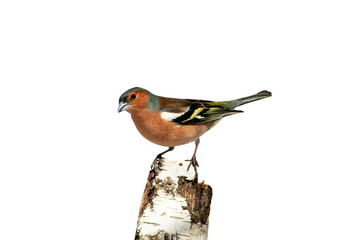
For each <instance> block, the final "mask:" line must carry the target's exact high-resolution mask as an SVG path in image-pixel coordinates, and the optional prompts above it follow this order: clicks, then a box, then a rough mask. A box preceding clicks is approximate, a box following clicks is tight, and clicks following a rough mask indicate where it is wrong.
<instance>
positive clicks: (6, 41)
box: [0, 0, 353, 240]
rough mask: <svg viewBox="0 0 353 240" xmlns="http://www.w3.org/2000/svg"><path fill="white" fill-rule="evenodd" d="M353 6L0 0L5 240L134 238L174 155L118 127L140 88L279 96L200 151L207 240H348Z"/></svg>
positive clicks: (223, 128)
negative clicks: (164, 160)
mask: <svg viewBox="0 0 353 240" xmlns="http://www.w3.org/2000/svg"><path fill="white" fill-rule="evenodd" d="M349 3H350V1H310V0H305V1H304V0H303V1H300V0H299V1H271V0H270V1H251V0H250V1H207V0H206V1H190V0H188V1H77V0H70V1H63V0H62V1H1V3H0V34H1V38H0V42H1V43H0V51H1V52H0V61H1V62H0V64H1V65H0V68H1V69H0V80H1V85H0V114H1V118H0V121H1V124H0V141H1V142H0V148H1V149H0V158H1V162H0V195H1V196H0V239H2V240H10V239H21V240H24V239H36V240H42V239H43V240H44V239H45V240H48V239H50V240H55V239H60V240H62V239H69V240H71V239H72V240H77V239H85V240H87V239H105V240H108V239H112V240H113V239H115V240H116V239H133V237H134V234H135V228H136V221H137V215H138V210H139V205H140V200H141V196H142V193H143V190H144V187H145V183H146V178H147V175H148V170H149V167H150V165H151V162H152V160H153V158H154V157H155V155H156V154H157V153H159V152H161V151H163V150H165V148H164V147H161V146H157V145H154V144H152V143H150V142H148V141H147V140H145V139H144V138H143V137H141V136H140V135H139V133H138V132H137V130H136V129H135V127H134V125H133V123H132V121H131V119H130V116H129V114H128V113H127V112H124V113H121V114H117V111H116V110H117V107H118V99H119V96H120V94H121V93H123V92H124V91H125V90H127V89H129V88H131V87H135V86H140V87H144V88H147V89H148V90H150V91H151V92H153V93H155V94H157V95H162V96H171V97H179V98H200V99H209V100H229V99H234V98H238V97H244V96H247V95H250V94H254V93H256V92H258V91H261V90H264V89H267V90H270V91H271V92H272V93H273V97H272V98H269V99H265V100H261V101H259V102H255V103H251V104H249V105H244V106H242V107H241V108H240V109H241V110H244V111H245V113H243V114H238V115H235V116H232V117H229V118H226V119H224V120H223V121H222V122H221V123H219V124H218V125H217V126H216V127H215V128H214V129H212V130H211V131H210V132H208V133H207V134H205V135H204V136H203V137H202V138H201V144H200V148H199V152H198V161H199V163H200V168H199V173H200V175H199V177H200V180H205V182H206V183H207V184H210V185H211V186H212V188H213V191H214V197H213V201H212V210H211V215H210V228H209V239H211V240H212V239H271V240H274V239H281V240H283V239H286V240H287V239H308V240H312V239H320V240H321V239H340V240H345V239H347V240H348V239H349V240H351V239H353V192H352V191H353V189H352V187H353V174H352V172H353V164H352V161H353V154H352V134H353V131H352V122H353V118H352V103H353V101H352V92H353V91H352V85H351V84H350V83H351V82H352V79H353V70H352V69H353V68H352V67H353V57H352V56H353V47H352V46H353V34H352V29H353V17H352V11H353V8H352V6H351V5H349ZM193 148H194V145H193V144H188V145H185V146H182V147H178V148H176V150H175V151H174V152H171V153H168V155H166V156H167V157H169V158H178V159H183V158H185V159H187V158H190V157H191V155H192V152H193Z"/></svg>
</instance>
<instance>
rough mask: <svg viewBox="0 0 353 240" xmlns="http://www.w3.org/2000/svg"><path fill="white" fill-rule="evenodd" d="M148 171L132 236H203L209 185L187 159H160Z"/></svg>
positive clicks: (186, 239)
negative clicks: (200, 177)
mask: <svg viewBox="0 0 353 240" xmlns="http://www.w3.org/2000/svg"><path fill="white" fill-rule="evenodd" d="M156 165H157V166H155V169H153V170H151V171H150V172H149V175H148V179H147V184H146V187H145V191H144V193H143V196H142V201H141V206H140V212H139V217H138V221H137V228H136V235H135V240H136V239H139V240H145V239H146V240H154V239H156V240H159V239H163V240H206V239H207V234H208V216H209V213H210V206H211V199H212V188H211V187H210V186H208V185H205V184H204V182H202V183H198V182H197V177H196V176H195V171H194V169H193V167H190V169H189V171H187V167H188V165H189V162H186V161H177V160H171V159H161V160H160V161H159V162H158V163H157V164H156Z"/></svg>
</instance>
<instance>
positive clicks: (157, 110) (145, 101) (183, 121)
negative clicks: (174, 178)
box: [118, 87, 272, 176]
mask: <svg viewBox="0 0 353 240" xmlns="http://www.w3.org/2000/svg"><path fill="white" fill-rule="evenodd" d="M270 96H272V93H271V92H269V91H267V90H264V91H261V92H259V93H256V94H254V95H251V96H248V97H243V98H238V99H235V100H230V101H208V100H197V99H179V98H170V97H162V96H158V95H155V94H153V93H151V92H150V91H148V90H146V89H144V88H141V87H134V88H131V89H129V90H127V91H125V92H124V93H123V94H121V96H120V98H119V107H118V112H119V113H120V112H123V111H127V112H129V113H130V115H131V118H132V120H133V122H134V124H135V126H136V128H137V130H138V131H139V132H140V134H141V135H142V136H143V137H145V138H146V139H147V140H149V141H151V142H152V143H155V144H157V145H161V146H165V147H168V149H167V150H166V151H163V152H161V153H159V154H158V155H157V156H156V158H155V160H154V161H153V164H152V168H153V166H155V164H156V162H158V161H159V160H160V159H162V158H163V157H162V156H163V155H164V154H165V153H167V152H170V151H172V150H173V149H174V148H175V147H176V146H180V145H183V144H187V143H190V142H195V149H194V153H193V155H192V157H191V159H190V160H188V161H190V164H189V166H188V168H187V170H189V168H190V166H191V165H192V166H193V167H194V170H195V174H196V176H197V167H198V166H199V164H198V162H197V160H196V152H197V148H198V146H199V143H200V137H201V136H202V135H203V134H204V133H206V132H207V131H208V130H210V129H211V128H212V127H214V126H215V125H216V124H217V123H218V122H219V121H220V120H221V119H223V118H224V117H227V116H230V115H234V114H237V113H241V112H243V111H241V110H237V109H235V108H237V107H239V106H241V105H244V104H246V103H250V102H253V101H257V100H260V99H263V98H267V97H270Z"/></svg>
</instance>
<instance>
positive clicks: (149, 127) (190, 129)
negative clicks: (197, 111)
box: [131, 110, 209, 147]
mask: <svg viewBox="0 0 353 240" xmlns="http://www.w3.org/2000/svg"><path fill="white" fill-rule="evenodd" d="M131 118H132V120H133V121H134V123H135V126H136V128H137V130H138V131H139V132H140V134H141V135H142V136H144V137H145V138H146V139H148V140H149V141H151V142H153V143H155V144H158V145H162V146H167V147H173V146H178V145H182V144H186V143H189V142H192V141H195V140H196V139H197V138H199V137H200V136H201V135H202V134H204V133H205V132H206V131H207V130H208V129H209V126H207V125H205V124H203V125H179V124H177V123H175V122H172V121H170V120H166V119H164V118H162V117H161V112H160V111H156V112H153V111H149V110H140V111H136V112H131Z"/></svg>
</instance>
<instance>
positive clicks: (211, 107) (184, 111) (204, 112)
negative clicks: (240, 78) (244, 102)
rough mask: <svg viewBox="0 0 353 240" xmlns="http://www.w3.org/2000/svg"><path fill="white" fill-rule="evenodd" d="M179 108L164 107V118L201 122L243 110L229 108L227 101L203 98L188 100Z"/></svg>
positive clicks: (185, 122)
mask: <svg viewBox="0 0 353 240" xmlns="http://www.w3.org/2000/svg"><path fill="white" fill-rule="evenodd" d="M186 101H187V102H188V104H186V102H184V103H183V105H181V106H180V107H179V108H177V109H176V108H170V107H165V108H162V109H161V111H162V114H161V115H162V118H164V119H167V120H169V121H173V122H175V123H178V124H180V125H188V124H201V123H205V122H210V121H217V120H219V119H221V118H223V117H226V116H229V115H233V114H235V113H239V112H242V111H239V110H234V109H229V108H227V106H226V105H225V102H212V101H203V100H186Z"/></svg>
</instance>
